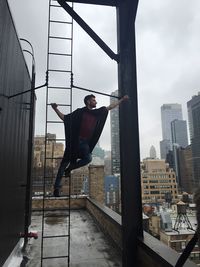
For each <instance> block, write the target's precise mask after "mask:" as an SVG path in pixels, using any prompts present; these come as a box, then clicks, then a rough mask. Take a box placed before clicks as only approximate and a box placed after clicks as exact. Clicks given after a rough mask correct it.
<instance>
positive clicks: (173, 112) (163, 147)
mask: <svg viewBox="0 0 200 267" xmlns="http://www.w3.org/2000/svg"><path fill="white" fill-rule="evenodd" d="M176 119H178V120H182V119H183V115H182V107H181V105H180V104H163V105H162V106H161V122H162V138H163V140H162V141H161V142H160V154H161V158H163V159H165V158H166V155H167V153H168V151H169V150H171V149H172V136H171V122H172V121H173V120H176ZM168 147H169V149H168Z"/></svg>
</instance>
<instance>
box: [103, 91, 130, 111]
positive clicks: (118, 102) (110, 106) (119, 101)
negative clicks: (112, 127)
mask: <svg viewBox="0 0 200 267" xmlns="http://www.w3.org/2000/svg"><path fill="white" fill-rule="evenodd" d="M128 99H129V96H128V95H125V96H123V97H122V98H121V99H120V100H118V101H116V102H114V103H112V104H110V105H109V106H108V107H106V109H107V110H111V109H113V108H116V107H117V106H119V105H120V104H121V103H122V102H123V101H125V100H128Z"/></svg>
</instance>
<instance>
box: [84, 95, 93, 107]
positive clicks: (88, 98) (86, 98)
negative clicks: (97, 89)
mask: <svg viewBox="0 0 200 267" xmlns="http://www.w3.org/2000/svg"><path fill="white" fill-rule="evenodd" d="M93 97H94V98H95V96H94V95H86V96H85V98H84V103H85V105H86V106H87V101H88V100H90V99H91V98H93Z"/></svg>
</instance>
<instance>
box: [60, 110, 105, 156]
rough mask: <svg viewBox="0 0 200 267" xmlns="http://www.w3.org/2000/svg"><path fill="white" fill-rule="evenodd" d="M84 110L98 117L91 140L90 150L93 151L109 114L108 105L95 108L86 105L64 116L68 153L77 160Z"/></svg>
mask: <svg viewBox="0 0 200 267" xmlns="http://www.w3.org/2000/svg"><path fill="white" fill-rule="evenodd" d="M84 112H89V113H91V114H92V115H93V116H95V117H96V126H95V129H94V131H93V134H92V137H91V139H90V140H89V147H90V152H92V150H93V149H94V147H95V145H96V143H97V142H98V140H99V137H100V135H101V133H102V130H103V127H104V124H105V122H106V118H107V115H108V110H107V109H106V107H101V108H99V109H93V110H90V109H88V108H87V107H84V108H79V109H77V110H75V111H74V112H72V113H70V114H68V115H65V116H64V126H65V140H66V153H67V155H68V158H69V159H70V160H76V159H77V158H78V147H79V134H80V127H81V121H82V116H83V113H84Z"/></svg>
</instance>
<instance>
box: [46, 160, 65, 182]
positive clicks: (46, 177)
mask: <svg viewBox="0 0 200 267" xmlns="http://www.w3.org/2000/svg"><path fill="white" fill-rule="evenodd" d="M45 159H62V158H61V157H58V158H56V157H55V158H54V157H51V158H45ZM46 178H47V177H46Z"/></svg>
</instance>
